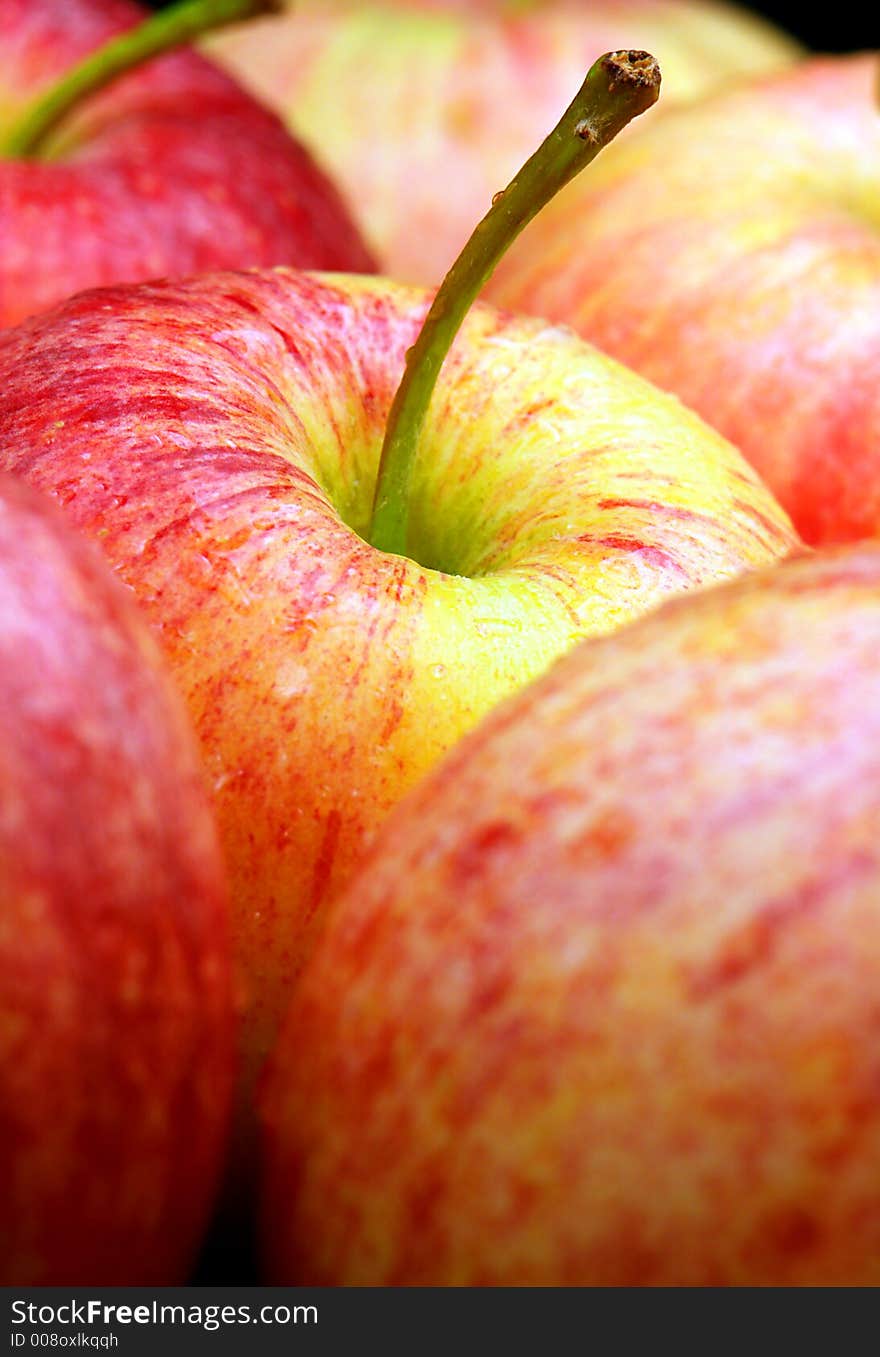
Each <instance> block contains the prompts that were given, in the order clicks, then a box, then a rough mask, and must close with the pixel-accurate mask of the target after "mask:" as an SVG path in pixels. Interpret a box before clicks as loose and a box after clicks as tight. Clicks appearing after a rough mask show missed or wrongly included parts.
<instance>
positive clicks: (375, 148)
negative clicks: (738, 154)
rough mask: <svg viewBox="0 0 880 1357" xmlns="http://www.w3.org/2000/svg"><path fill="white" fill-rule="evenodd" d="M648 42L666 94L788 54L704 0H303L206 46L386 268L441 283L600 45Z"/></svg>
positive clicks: (741, 13)
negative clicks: (340, 199)
mask: <svg viewBox="0 0 880 1357" xmlns="http://www.w3.org/2000/svg"><path fill="white" fill-rule="evenodd" d="M627 47H629V48H640V49H642V50H644V51H648V52H653V54H654V55H655V56H656V57H657V58H658V60H659V62H660V68H661V70H662V72H663V96H662V97H663V100H664V102H673V101H679V100H691V99H694V98H696V97H697V96H701V95H703V94H705V93H706V92H707V91H708V90H711V89H716V88H717V87H718V85H719V84H723V83H725V82H727V81H729V80H731V79H736V78H739V77H742V76H745V75H748V74H753V73H758V72H763V71H768V70H775V69H777V68H779V67H780V66H782V65H786V64H788V63H789V62H790V61H793V60H794V59H795V57H796V56H797V54H798V48H797V46H796V44H795V43H794V42H793V41H792V40H791V39H790V38H788V37H787V36H785V35H783V34H782V33H781V32H779V31H778V30H776V29H774V28H772V27H771V26H770V25H769V24H767V23H766V22H764V21H762V20H761V19H759V18H757V17H756V16H755V15H754V14H751V13H749V12H748V11H747V10H746V9H742V8H738V7H736V6H734V5H726V4H714V3H703V2H702V0H478V3H468V4H462V3H457V2H456V0H384V3H383V2H382V0H378V3H377V0H298V3H297V4H296V5H295V6H293V7H292V8H291V11H290V13H288V14H285V15H283V16H281V17H278V18H272V19H268V20H258V21H256V22H254V23H252V24H248V25H246V26H243V27H241V28H239V29H234V30H227V31H226V32H221V33H218V34H216V35H215V36H214V37H212V38H211V39H210V40H209V41H208V42H207V43H206V50H208V51H209V53H210V55H211V56H212V57H213V58H214V59H216V60H217V61H219V62H220V63H221V64H223V65H225V66H227V68H228V69H229V70H230V71H231V72H232V73H233V74H234V75H235V76H236V78H237V79H239V80H240V81H241V82H242V83H243V84H244V85H245V86H246V87H248V88H250V89H251V90H252V91H253V92H254V93H255V94H257V95H258V96H259V98H260V99H262V100H263V101H264V102H266V103H267V104H268V105H269V106H270V107H271V108H274V109H275V110H276V112H278V113H280V114H281V115H282V117H284V118H285V120H286V121H287V123H288V126H289V127H290V128H291V129H293V130H294V132H295V135H296V136H298V137H299V138H301V140H302V141H303V142H304V143H305V144H306V145H307V146H308V147H309V149H310V150H311V151H312V153H313V155H314V156H315V157H316V159H317V160H318V162H319V163H320V164H321V165H323V167H324V168H325V169H327V170H329V171H330V172H331V173H332V175H333V178H334V182H336V183H337V184H339V185H340V186H341V187H342V188H343V189H344V191H345V195H346V198H347V201H348V203H349V205H350V207H351V209H352V211H353V213H354V215H355V218H356V219H357V221H358V224H359V225H360V226H361V227H362V229H363V230H364V232H365V234H366V236H367V239H368V241H369V243H370V244H371V245H372V247H373V249H374V251H375V253H376V254H377V256H378V258H379V261H380V264H381V266H382V268H383V271H384V272H385V273H388V274H390V275H391V276H392V277H395V278H399V279H401V280H402V281H406V282H413V283H423V284H436V283H439V281H440V279H441V278H442V277H443V275H444V274H445V273H446V271H447V269H448V268H449V266H450V265H451V264H452V262H453V260H454V259H455V257H456V255H457V254H458V251H459V250H460V249H461V247H462V245H463V244H464V242H465V240H466V239H467V237H468V236H469V234H470V232H471V230H472V229H473V226H474V223H475V222H477V221H478V220H479V219H480V218H481V217H482V216H483V214H484V212H486V211H487V210H488V208H489V204H490V201H491V199H492V195H493V193H495V192H496V191H497V190H498V189H502V188H504V186H505V185H506V184H507V183H509V181H510V180H511V178H512V177H513V175H514V174H515V172H516V171H517V169H518V168H519V166H520V165H521V164H522V163H523V161H524V160H525V159H526V157H527V156H528V155H530V154H531V152H532V151H533V150H534V148H535V147H536V146H537V145H538V144H539V142H540V141H541V140H542V139H543V138H544V137H545V136H546V135H547V133H548V132H549V131H550V129H551V127H553V126H554V125H555V123H556V121H557V119H558V117H559V115H560V114H561V112H562V110H563V108H564V107H565V106H566V104H567V103H568V100H569V99H570V98H571V97H572V95H573V94H574V92H575V90H576V89H577V88H578V87H579V85H580V83H581V81H582V80H583V77H584V72H585V71H586V70H587V69H588V67H589V66H591V65H592V63H593V62H594V61H595V59H596V57H597V56H599V54H600V53H602V52H606V51H613V50H615V49H620V48H627Z"/></svg>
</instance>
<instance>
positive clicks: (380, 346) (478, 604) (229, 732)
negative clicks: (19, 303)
mask: <svg viewBox="0 0 880 1357" xmlns="http://www.w3.org/2000/svg"><path fill="white" fill-rule="evenodd" d="M427 301H428V298H427V297H426V294H425V293H424V292H422V291H417V290H410V289H406V288H402V287H398V286H395V285H393V284H391V283H388V282H386V281H383V280H380V279H367V278H345V277H343V276H341V275H338V276H333V277H325V278H320V277H316V276H310V275H305V274H296V273H294V272H289V271H285V270H278V271H274V272H273V271H265V272H259V271H255V272H252V273H246V274H217V275H213V276H205V277H203V278H200V279H195V280H192V281H190V282H188V283H184V284H180V285H175V284H170V283H167V284H157V285H154V286H143V287H137V288H135V287H131V288H124V287H120V288H115V289H106V290H102V291H96V292H93V293H87V294H82V295H81V296H79V297H78V298H75V299H73V300H71V301H70V302H68V303H66V304H65V305H64V306H63V307H61V308H59V309H58V310H57V311H55V312H53V313H50V314H49V315H47V316H44V317H39V318H36V319H34V320H33V321H31V322H28V323H27V324H25V325H22V326H21V327H19V328H18V329H17V330H10V331H7V332H6V333H5V334H3V335H0V466H3V467H6V468H7V469H9V470H11V471H14V472H15V473H16V474H18V475H20V476H25V477H26V478H27V479H28V480H30V481H32V482H33V483H35V484H37V485H39V486H40V487H41V488H43V489H44V490H46V491H47V492H48V493H50V494H51V495H52V496H53V497H54V498H55V499H56V500H57V501H58V502H60V503H61V504H62V505H63V506H64V508H65V509H66V511H67V513H68V514H69V515H70V516H71V517H72V518H73V520H74V521H75V522H76V523H77V525H78V526H79V527H80V528H81V529H82V530H83V531H85V532H86V533H88V534H89V535H90V536H91V537H93V538H95V539H96V540H97V541H99V542H100V544H101V546H102V547H103V549H104V551H105V553H106V554H107V556H108V557H109V559H110V560H111V561H112V562H113V564H114V566H115V567H116V569H117V571H118V572H119V574H120V575H121V576H122V578H123V579H124V580H125V581H126V583H127V584H128V585H129V586H130V588H131V589H132V590H133V591H134V593H135V595H136V596H137V598H138V600H139V601H140V603H141V605H142V607H143V608H144V609H145V610H146V612H147V614H148V616H149V617H150V619H151V621H152V622H153V624H154V626H155V627H156V628H157V630H158V632H159V634H160V637H161V640H162V644H163V647H164V650H165V653H166V655H167V656H168V658H169V660H170V661H171V664H172V667H173V670H174V673H175V675H176V678H177V681H178V684H179V686H180V687H181V689H182V691H183V693H184V695H185V697H186V700H187V703H188V707H189V712H190V716H191V718H192V720H193V723H194V725H195V728H196V730H197V732H198V734H199V737H200V740H201V745H202V751H203V756H204V760H205V765H206V769H207V775H208V780H209V784H210V786H211V787H212V789H213V798H214V808H215V812H216V815H217V818H218V822H219V825H220V830H221V835H222V839H223V844H224V848H225V852H226V857H227V862H228V865H229V870H230V876H231V881H232V893H233V905H234V919H233V929H234V936H235V944H236V953H237V957H238V962H239V966H240V971H241V974H242V980H243V986H244V989H245V993H246V996H247V1012H246V1015H245V1033H244V1040H245V1046H246V1051H247V1056H246V1063H247V1065H248V1067H249V1068H250V1069H253V1068H255V1066H256V1065H257V1064H258V1063H259V1060H260V1059H261V1057H262V1055H263V1054H264V1053H265V1052H266V1051H267V1050H268V1047H269V1044H270V1043H271V1040H272V1038H273V1037H274V1035H275V1032H276V1028H277V1022H278V1018H279V1016H280V1014H281V1012H283V1009H284V1007H285V1004H286V999H287V997H288V994H289V990H290V988H291V985H292V983H293V980H294V977H295V976H296V974H297V972H298V969H299V967H300V966H301V964H302V960H303V957H304V956H305V955H306V953H307V952H308V950H309V948H310V947H311V945H312V942H313V939H314V936H315V934H316V932H317V931H318V929H319V928H320V925H321V923H322V921H323V918H324V913H325V910H326V906H327V902H328V900H329V898H330V896H331V895H332V894H333V893H334V892H335V891H336V890H337V889H338V888H339V887H340V886H341V884H342V883H343V882H344V881H345V879H346V877H347V876H348V875H349V873H350V871H351V870H352V868H353V866H354V864H355V863H356V862H357V860H358V858H359V857H360V855H361V854H362V852H363V851H364V848H365V847H366V845H367V843H368V842H369V841H370V839H371V837H372V835H373V833H374V832H375V830H376V828H377V827H378V825H379V824H380V823H381V821H382V819H383V818H384V816H385V814H386V813H387V811H388V810H389V809H390V808H391V806H392V805H394V804H395V802H396V801H397V800H398V799H399V798H400V796H401V795H402V794H403V793H404V792H405V791H406V790H407V789H408V788H409V787H411V786H412V785H413V784H414V783H415V782H417V781H418V779H419V778H420V777H422V776H423V775H424V773H426V772H427V771H428V769H429V768H430V767H431V766H432V765H433V764H434V763H435V762H436V760H437V759H438V758H439V757H440V756H441V755H442V754H443V753H445V751H446V750H447V749H449V748H450V746H451V745H453V744H454V743H455V742H456V741H457V740H458V739H459V738H460V737H461V736H462V735H463V734H464V733H465V731H467V730H469V729H470V728H471V726H473V725H474V724H475V723H476V722H477V720H478V719H479V718H480V717H481V716H482V715H483V714H484V713H485V712H486V711H487V710H488V709H489V708H490V707H492V706H493V705H494V704H495V703H496V702H498V701H499V700H500V699H501V698H502V697H506V696H507V695H508V694H509V693H510V692H512V691H513V690H514V689H515V688H517V687H519V686H520V685H521V684H522V683H525V682H527V681H528V680H529V679H531V678H533V677H535V676H536V675H537V674H539V673H541V672H542V671H543V670H544V669H545V668H546V667H547V666H548V665H549V664H550V663H551V662H552V661H553V660H554V659H555V658H556V657H557V656H558V655H559V654H561V653H562V652H563V651H566V650H568V649H570V648H571V646H572V645H574V644H575V643H576V642H577V641H578V640H580V639H581V638H583V637H584V636H587V635H595V634H597V633H600V632H604V631H608V630H611V629H613V628H614V627H616V626H619V625H620V624H621V623H623V622H625V621H627V620H629V619H630V618H632V617H633V616H635V615H637V614H639V613H641V612H644V611H645V610H647V609H650V608H652V607H654V606H656V605H657V604H659V603H661V602H662V601H664V600H665V599H666V598H667V597H669V595H670V594H673V593H679V592H681V591H682V590H685V589H691V588H698V587H701V586H703V585H706V584H710V583H714V582H716V581H717V580H719V579H723V578H728V577H730V576H733V575H737V574H739V573H741V572H742V571H744V570H749V569H752V568H754V567H756V566H760V565H763V564H766V563H767V562H769V561H772V560H775V559H778V558H779V557H780V556H784V555H786V554H787V553H788V552H789V551H791V550H792V549H793V548H795V547H797V546H798V539H797V536H796V534H795V533H794V532H793V530H792V528H791V525H790V524H789V522H788V520H787V518H786V516H785V515H784V514H783V513H782V511H781V510H780V509H779V508H778V506H777V505H776V503H775V501H774V500H773V499H772V497H771V496H770V495H769V494H768V493H767V491H766V489H765V488H764V486H763V485H762V484H761V483H760V481H759V480H758V479H757V477H756V476H755V475H754V473H753V472H751V470H750V469H749V468H748V467H747V466H746V465H745V463H744V462H743V461H742V459H741V458H740V456H739V454H738V453H737V452H736V450H735V449H734V448H732V447H731V446H730V444H728V443H725V442H724V441H723V440H722V439H720V438H719V437H718V436H717V435H716V434H715V433H713V432H712V431H711V430H709V429H708V428H707V427H706V425H704V424H703V423H702V422H701V421H700V420H698V419H697V418H696V417H695V416H693V415H692V414H690V413H689V412H688V411H686V410H684V409H683V407H682V406H681V405H680V404H679V403H678V402H677V401H675V400H673V399H670V398H669V397H666V396H664V395H662V394H661V393H659V392H656V391H655V390H654V389H653V388H651V387H650V386H648V385H647V384H646V383H644V382H643V381H642V380H641V379H640V378H637V377H635V376H634V375H633V374H631V373H629V372H627V371H626V370H625V369H623V368H621V367H620V366H619V365H618V364H617V363H615V362H613V361H612V360H610V359H608V358H606V357H604V356H603V355H601V354H599V353H598V352H597V351H595V350H593V349H591V348H590V347H589V346H587V345H585V344H584V343H583V342H582V341H581V340H579V339H578V338H577V337H576V336H574V335H573V334H572V333H571V332H570V331H567V330H562V329H558V328H554V327H548V326H546V325H545V324H544V323H543V322H539V321H534V320H526V321H522V320H518V319H515V318H513V317H510V316H505V315H501V314H499V313H498V312H496V311H494V310H492V309H491V308H487V307H477V308H476V309H475V310H474V311H472V313H471V314H470V316H469V318H468V319H467V321H466V322H465V326H464V329H463V331H462V333H461V335H460V336H459V338H458V340H457V341H456V344H455V346H454V348H453V350H452V353H451V355H450V359H449V362H448V363H447V364H446V366H445V368H444V372H443V374H442V375H441V381H440V384H439V386H438V389H437V392H436V396H435V400H434V402H433V404H432V409H431V412H430V416H429V420H428V424H427V427H426V430H425V433H424V440H423V444H422V452H421V455H420V458H419V460H418V462H417V466H416V470H415V473H414V480H413V486H412V496H411V502H412V519H411V530H410V556H409V557H407V558H404V557H400V556H392V555H386V554H385V553H383V552H380V551H377V550H376V549H375V548H373V547H372V546H370V545H368V543H367V542H366V541H365V540H364V536H363V534H364V533H366V530H367V523H368V520H369V512H370V505H371V501H372V492H373V485H374V481H375V476H376V468H377V463H378V456H379V450H380V447H381V441H382V433H383V430H384V425H385V420H386V418H387V414H388V410H389V407H390V404H391V400H392V397H393V394H394V391H395V389H396V386H397V383H398V381H399V378H400V374H401V372H402V370H403V364H404V354H405V351H406V350H407V349H408V348H409V346H410V345H411V344H412V343H413V341H414V339H415V337H416V334H417V333H418V329H419V326H420V324H421V320H422V318H423V316H424V313H425V310H426V306H427Z"/></svg>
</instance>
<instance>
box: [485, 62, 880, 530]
mask: <svg viewBox="0 0 880 1357" xmlns="http://www.w3.org/2000/svg"><path fill="white" fill-rule="evenodd" d="M878 60H880V58H878V56H877V55H876V54H874V55H864V56H857V57H851V58H847V57H840V58H834V59H829V58H826V59H817V60H814V61H811V62H808V63H804V64H803V65H801V66H799V67H797V68H796V69H794V70H793V71H791V72H790V73H788V74H784V75H780V76H777V77H775V78H773V79H767V80H764V81H760V82H757V83H755V84H750V85H748V86H745V87H743V88H742V89H741V90H739V91H738V92H735V93H731V94H727V95H726V96H724V97H719V98H717V99H715V100H711V101H707V102H705V103H703V104H701V105H700V106H699V107H694V108H691V109H688V110H687V111H686V112H680V111H677V110H671V111H670V110H667V111H666V112H665V113H663V112H661V111H658V115H657V117H656V118H653V117H652V119H651V125H649V122H648V119H645V120H644V121H642V122H641V123H640V125H639V126H638V127H637V128H635V129H634V130H633V133H632V136H631V137H629V138H628V139H627V140H626V141H625V143H623V142H622V143H620V144H619V145H616V146H613V147H611V149H610V150H609V151H608V152H606V153H605V154H603V155H602V156H600V157H599V159H598V160H597V161H596V164H595V165H594V166H593V167H592V168H591V170H590V173H589V175H586V176H584V177H582V178H581V179H580V180H579V181H577V182H576V183H575V184H574V185H572V186H571V187H570V188H569V189H568V190H567V191H566V192H565V193H564V194H563V195H562V196H561V197H560V198H559V199H557V200H556V201H555V202H554V203H553V204H551V206H550V207H548V209H547V210H546V212H545V213H543V214H542V215H541V217H540V218H539V219H538V220H536V221H535V223H534V224H533V226H532V227H531V228H530V230H529V232H528V235H527V236H523V238H522V239H521V241H520V242H518V243H517V245H515V246H514V248H513V249H512V250H511V252H510V255H509V256H508V258H507V259H505V260H504V262H503V263H502V265H501V267H500V268H499V270H498V273H497V275H496V278H495V279H494V280H493V282H492V283H491V284H490V286H489V289H488V295H490V296H492V297H494V299H495V300H496V301H500V302H501V303H503V304H504V305H509V306H512V307H515V308H517V309H521V310H524V311H530V312H534V313H535V314H538V315H548V316H551V317H553V318H554V319H556V320H559V321H565V322H567V323H570V324H572V325H573V326H575V328H576V329H578V330H580V331H581V332H582V333H583V334H584V335H586V336H587V337H588V338H590V339H591V340H593V341H594V342H595V343H597V344H599V345H600V346H601V347H602V348H604V349H605V350H606V351H607V352H609V353H612V354H614V355H615V356H616V357H618V358H620V359H621V360H622V361H624V362H626V363H628V364H629V365H630V366H632V367H634V368H635V369H636V370H637V371H639V372H642V373H643V374H644V375H645V376H647V377H649V378H650V379H651V380H652V381H655V382H657V383H658V384H659V385H660V386H662V387H664V388H666V389H668V390H671V391H675V392H676V393H677V394H678V395H679V396H680V397H681V398H682V400H684V401H685V402H686V403H687V404H689V405H691V406H692V407H693V408H694V409H696V410H698V411H699V412H700V413H701V414H702V415H703V417H704V419H707V420H708V421H709V422H710V423H712V424H713V425H714V426H715V427H716V428H718V429H720V430H721V432H722V433H724V434H725V435H726V436H727V437H728V438H730V439H731V440H732V441H733V442H734V443H735V444H736V445H737V447H739V448H741V449H742V451H743V452H744V453H745V455H746V457H747V458H748V459H749V461H750V462H751V463H752V464H753V465H754V466H755V467H757V469H758V470H759V471H760V473H761V474H762V476H763V477H764V478H765V480H766V481H767V482H768V484H769V485H770V486H771V488H772V489H773V490H774V492H775V493H776V495H777V497H778V498H779V499H780V501H781V502H782V504H783V505H784V506H785V507H786V508H787V509H788V511H789V513H790V514H791V515H792V518H793V519H794V522H795V524H796V525H797V527H798V528H799V530H800V532H801V533H802V535H803V536H804V537H805V538H806V539H807V540H808V541H810V542H812V543H822V542H825V543H832V542H841V541H847V540H856V539H858V538H861V537H866V536H873V535H875V534H877V532H878V531H880V119H878V116H877V95H876V83H877V63H878Z"/></svg>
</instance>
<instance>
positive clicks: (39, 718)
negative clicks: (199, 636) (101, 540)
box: [0, 476, 233, 1286]
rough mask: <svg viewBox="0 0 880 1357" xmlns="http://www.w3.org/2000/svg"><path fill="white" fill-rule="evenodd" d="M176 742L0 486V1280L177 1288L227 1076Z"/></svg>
mask: <svg viewBox="0 0 880 1357" xmlns="http://www.w3.org/2000/svg"><path fill="white" fill-rule="evenodd" d="M232 1067H233V1006H232V993H231V980H230V957H229V939H228V918H227V897H226V886H225V880H224V875H223V869H222V864H221V856H220V848H219V845H218V842H217V835H216V830H215V827H214V825H213V822H212V819H211V814H210V809H209V803H208V797H207V793H206V790H205V788H204V785H203V782H202V776H201V771H200V768H199V762H198V755H197V751H196V747H195V741H194V738H193V735H192V731H191V729H190V728H189V725H188V722H187V720H186V717H185V714H184V711H183V708H182V704H181V703H180V700H179V698H178V696H177V694H176V693H175V692H174V691H173V689H172V687H171V682H170V679H169V678H168V676H167V673H166V670H165V667H164V663H163V662H162V660H161V656H160V654H159V651H158V648H157V647H156V645H155V642H154V640H153V639H152V637H151V636H150V635H149V633H148V631H147V628H146V626H145V625H144V623H143V621H142V620H141V618H140V617H139V616H138V615H137V613H136V612H135V609H134V606H133V604H132V600H131V598H130V596H129V595H128V594H127V592H126V591H125V590H124V589H122V588H121V586H120V585H119V583H118V581H116V580H115V579H114V578H113V576H112V575H111V573H110V571H109V570H108V568H107V565H106V563H105V562H104V561H103V560H102V559H101V557H100V555H99V553H98V552H97V551H96V550H95V548H94V547H93V546H92V545H91V544H89V543H87V542H86V541H85V540H84V539H81V538H80V537H79V535H75V534H74V533H73V532H72V531H71V530H70V527H69V526H68V524H67V523H66V522H65V521H64V520H63V519H62V517H61V515H60V514H59V513H58V511H57V509H54V508H53V507H52V506H51V505H50V504H49V503H48V502H44V501H43V498H42V497H39V498H38V497H37V495H36V494H35V492H34V491H33V490H31V489H30V488H29V487H27V486H24V485H22V484H20V483H18V482H15V481H12V480H11V479H10V478H9V477H7V476H3V477H2V478H0V1281H2V1283H3V1284H4V1285H5V1286H42V1285H87V1284H89V1285H104V1286H110V1285H160V1284H161V1285H164V1284H172V1283H175V1284H181V1283H182V1282H184V1281H185V1280H186V1279H187V1274H188V1270H189V1268H190V1266H191V1263H192V1258H193V1254H194V1252H195V1250H196V1248H197V1247H198V1244H199V1241H200V1238H201V1235H202V1232H203V1230H204V1228H205V1224H206V1219H207V1216H208V1212H209V1210H210V1208H211V1204H212V1199H213V1195H214V1193H215V1191H216V1188H217V1181H218V1176H219V1172H220V1168H221V1160H222V1157H223V1154H224V1149H225V1143H226V1133H227V1123H228V1116H229V1107H230V1098H231V1088H232V1074H233V1068H232Z"/></svg>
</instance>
